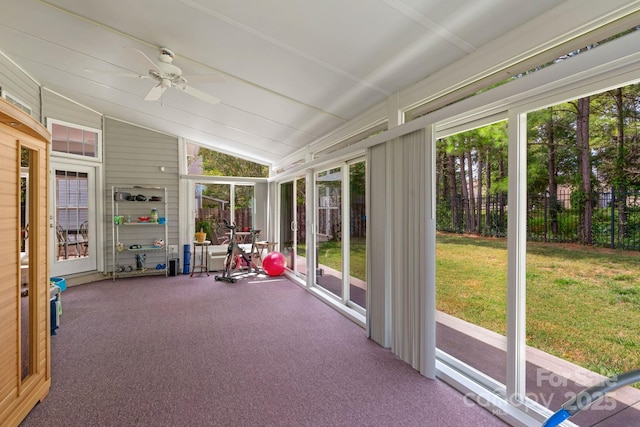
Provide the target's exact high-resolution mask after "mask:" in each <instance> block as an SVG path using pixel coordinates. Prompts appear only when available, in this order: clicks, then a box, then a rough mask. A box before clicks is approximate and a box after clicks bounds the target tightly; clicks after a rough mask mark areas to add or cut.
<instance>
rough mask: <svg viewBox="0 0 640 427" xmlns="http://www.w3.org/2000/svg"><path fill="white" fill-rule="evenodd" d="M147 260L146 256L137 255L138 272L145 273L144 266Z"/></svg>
mask: <svg viewBox="0 0 640 427" xmlns="http://www.w3.org/2000/svg"><path fill="white" fill-rule="evenodd" d="M146 260H147V255H146V254H137V255H136V270H141V271H145V270H146V268H145V266H144V263H145V261H146Z"/></svg>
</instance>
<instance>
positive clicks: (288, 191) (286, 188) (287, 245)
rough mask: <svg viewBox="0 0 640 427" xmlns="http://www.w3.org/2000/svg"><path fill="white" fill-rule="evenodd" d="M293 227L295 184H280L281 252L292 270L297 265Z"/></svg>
mask: <svg viewBox="0 0 640 427" xmlns="http://www.w3.org/2000/svg"><path fill="white" fill-rule="evenodd" d="M293 226H294V225H293V182H285V183H283V184H280V251H281V252H282V254H283V255H284V257H285V259H286V260H287V268H288V269H290V270H293V269H294V265H295V252H294V250H293V244H294V242H293V231H292V228H293Z"/></svg>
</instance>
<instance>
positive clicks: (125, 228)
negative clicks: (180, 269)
mask: <svg viewBox="0 0 640 427" xmlns="http://www.w3.org/2000/svg"><path fill="white" fill-rule="evenodd" d="M111 197H112V201H113V202H112V205H111V206H112V209H111V214H112V215H111V216H112V222H111V223H112V241H113V249H112V251H113V257H112V259H113V278H114V280H115V279H116V278H117V277H130V276H135V275H151V274H164V275H165V276H167V275H168V271H169V270H168V260H169V254H168V237H169V234H168V223H169V219H168V218H167V189H166V187H148V186H141V185H133V186H118V187H115V186H114V187H111ZM154 210H155V215H154V214H152V212H153V211H154Z"/></svg>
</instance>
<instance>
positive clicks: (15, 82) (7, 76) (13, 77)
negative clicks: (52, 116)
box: [0, 54, 42, 123]
mask: <svg viewBox="0 0 640 427" xmlns="http://www.w3.org/2000/svg"><path fill="white" fill-rule="evenodd" d="M0 87H1V88H2V90H3V91H7V92H8V93H9V94H11V95H12V96H14V97H15V98H17V99H18V100H20V101H21V102H22V103H24V104H26V105H27V106H29V107H30V108H31V116H32V117H34V118H35V119H36V120H38V121H39V122H41V123H42V117H41V114H40V85H39V84H38V83H36V82H34V81H33V80H32V79H31V78H30V77H29V76H28V75H26V74H25V73H24V72H22V70H21V69H20V68H19V67H17V66H16V65H15V64H14V63H13V62H11V61H9V60H8V59H7V58H6V57H5V56H4V55H2V54H0Z"/></svg>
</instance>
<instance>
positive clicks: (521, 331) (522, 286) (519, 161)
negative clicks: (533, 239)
mask: <svg viewBox="0 0 640 427" xmlns="http://www.w3.org/2000/svg"><path fill="white" fill-rule="evenodd" d="M508 175H509V195H508V207H509V221H508V226H507V260H508V262H507V401H509V402H517V401H520V400H521V398H522V397H524V394H525V391H526V390H525V387H526V369H525V368H526V343H525V338H526V336H525V333H526V330H525V328H526V318H525V313H526V311H525V309H526V275H525V274H526V251H527V217H526V214H527V209H526V208H527V115H526V114H517V113H512V112H510V113H509V174H508Z"/></svg>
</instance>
